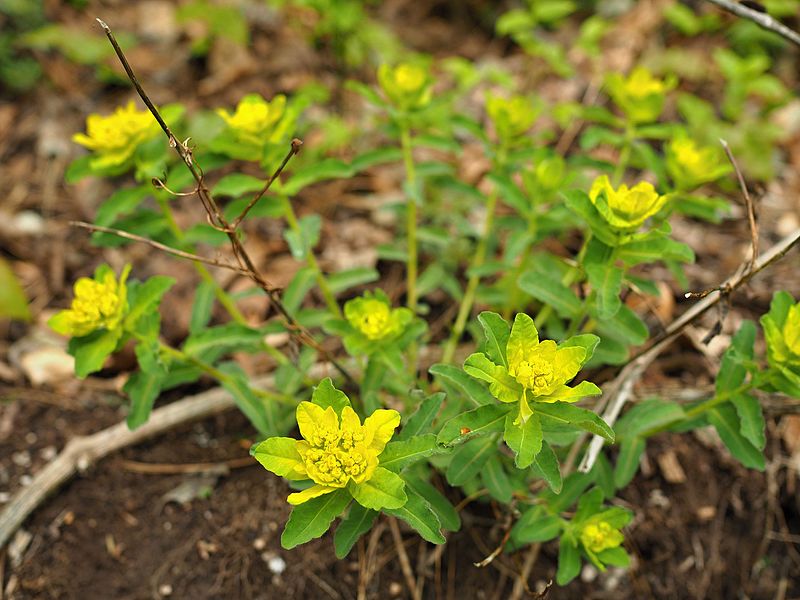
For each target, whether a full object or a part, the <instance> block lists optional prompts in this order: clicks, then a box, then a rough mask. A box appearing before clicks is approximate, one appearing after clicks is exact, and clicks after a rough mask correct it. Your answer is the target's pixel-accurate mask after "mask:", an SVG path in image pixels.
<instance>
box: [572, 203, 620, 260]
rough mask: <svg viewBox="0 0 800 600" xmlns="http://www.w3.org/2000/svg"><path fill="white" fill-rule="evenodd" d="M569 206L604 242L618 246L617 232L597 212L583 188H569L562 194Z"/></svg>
mask: <svg viewBox="0 0 800 600" xmlns="http://www.w3.org/2000/svg"><path fill="white" fill-rule="evenodd" d="M562 195H563V196H564V199H565V200H566V203H567V207H568V208H569V209H570V210H571V211H572V212H574V213H575V214H576V215H578V216H579V217H581V218H582V219H583V220H584V221H585V222H586V224H587V225H589V227H590V228H591V230H592V233H593V234H594V235H595V236H596V237H597V238H598V239H599V240H600V241H601V242H603V243H604V244H606V245H608V246H616V245H617V242H618V238H617V234H616V233H614V231H613V230H612V229H611V228H610V227H609V225H608V223H606V221H605V219H603V217H602V216H601V215H600V213H599V212H597V209H596V208H595V207H594V204H592V201H591V200H590V199H589V196H588V195H587V194H586V193H585V192H583V191H581V190H569V191H567V192H564V193H563V194H562Z"/></svg>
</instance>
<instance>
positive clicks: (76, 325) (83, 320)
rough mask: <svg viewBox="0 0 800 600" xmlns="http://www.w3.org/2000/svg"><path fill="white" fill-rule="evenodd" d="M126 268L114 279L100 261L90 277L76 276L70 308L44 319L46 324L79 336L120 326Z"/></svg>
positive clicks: (124, 305)
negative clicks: (48, 319)
mask: <svg viewBox="0 0 800 600" xmlns="http://www.w3.org/2000/svg"><path fill="white" fill-rule="evenodd" d="M129 272H130V265H128V266H126V267H125V269H124V270H123V271H122V274H121V275H120V278H119V280H117V278H116V277H115V276H114V273H113V271H111V269H110V268H109V267H108V266H107V265H102V266H101V267H99V268H98V269H97V272H96V273H95V276H94V279H89V278H88V277H81V278H80V279H78V281H76V282H75V286H74V290H75V297H74V298H73V300H72V304H71V305H70V308H68V309H66V310H62V311H61V312H59V313H57V314H56V315H54V316H53V317H52V318H51V319H50V321H49V322H48V324H49V325H50V327H51V328H52V329H53V330H54V331H56V332H58V333H60V334H62V335H67V336H70V337H83V336H85V335H89V334H90V333H92V332H94V331H97V330H98V329H107V330H109V331H113V330H116V329H118V328H120V327H121V325H122V319H123V318H124V317H125V314H126V313H127V310H128V301H127V286H126V285H125V281H126V279H127V278H128V273H129Z"/></svg>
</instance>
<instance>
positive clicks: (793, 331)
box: [783, 304, 800, 358]
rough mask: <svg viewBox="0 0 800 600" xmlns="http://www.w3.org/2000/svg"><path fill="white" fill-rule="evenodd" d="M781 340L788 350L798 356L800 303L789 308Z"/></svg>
mask: <svg viewBox="0 0 800 600" xmlns="http://www.w3.org/2000/svg"><path fill="white" fill-rule="evenodd" d="M783 341H784V342H785V343H786V347H787V348H788V349H789V352H791V353H792V354H794V355H795V356H797V357H798V358H800V304H795V305H794V306H792V307H790V308H789V312H788V314H787V315H786V322H785V323H784V324H783Z"/></svg>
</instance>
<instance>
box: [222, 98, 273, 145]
mask: <svg viewBox="0 0 800 600" xmlns="http://www.w3.org/2000/svg"><path fill="white" fill-rule="evenodd" d="M285 111H286V96H283V95H278V96H275V97H274V98H273V99H272V101H270V102H267V101H266V100H265V99H264V98H262V97H261V96H260V95H258V94H248V95H247V96H245V97H244V98H242V99H241V100H240V101H239V104H237V105H236V110H234V112H233V114H231V113H229V112H228V111H227V110H225V109H224V108H218V109H217V111H216V113H217V114H218V115H219V116H220V117H222V118H223V120H224V121H225V123H226V124H227V125H228V127H229V128H230V130H231V131H233V132H234V133H235V134H236V135H237V136H239V138H240V139H241V141H242V142H244V143H247V144H252V145H256V146H258V145H261V144H263V143H264V142H265V141H267V140H268V139H270V138H271V137H273V136H275V134H276V132H275V131H274V129H275V125H276V124H277V123H278V122H279V121H280V119H281V117H283V115H284V113H285Z"/></svg>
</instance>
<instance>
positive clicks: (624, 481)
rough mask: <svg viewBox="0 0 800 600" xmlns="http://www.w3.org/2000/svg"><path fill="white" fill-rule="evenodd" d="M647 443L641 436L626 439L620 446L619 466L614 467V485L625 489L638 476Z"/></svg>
mask: <svg viewBox="0 0 800 600" xmlns="http://www.w3.org/2000/svg"><path fill="white" fill-rule="evenodd" d="M645 446H646V441H645V440H644V438H641V437H639V436H635V435H634V436H632V437H625V438H624V439H623V440H622V442H621V443H620V445H619V455H618V456H617V464H616V465H614V485H615V486H616V487H617V489H621V488H624V487H625V486H626V485H628V484H629V483H630V482H631V481H632V480H633V478H634V477H635V476H636V472H637V471H638V470H639V463H640V462H641V459H642V454H644V450H645Z"/></svg>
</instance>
